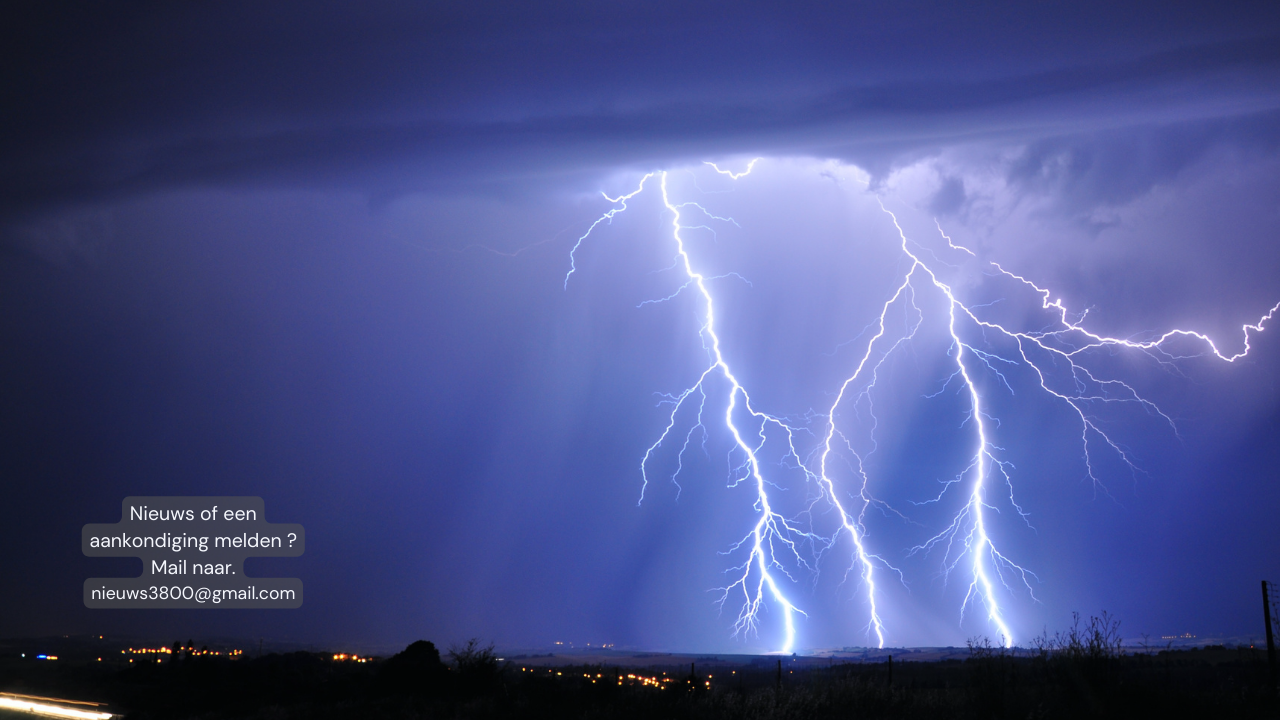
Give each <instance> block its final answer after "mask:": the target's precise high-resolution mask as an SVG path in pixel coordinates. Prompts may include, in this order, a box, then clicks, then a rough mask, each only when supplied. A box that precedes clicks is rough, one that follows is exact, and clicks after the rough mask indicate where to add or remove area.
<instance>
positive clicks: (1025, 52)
mask: <svg viewBox="0 0 1280 720" xmlns="http://www.w3.org/2000/svg"><path fill="white" fill-rule="evenodd" d="M922 9H923V6H919V7H917V6H914V5H902V4H895V5H893V6H889V5H884V4H877V3H867V4H864V5H861V6H856V7H853V8H849V9H847V10H846V11H845V12H843V13H841V14H840V15H839V16H835V17H833V16H831V15H829V13H827V12H826V11H819V10H817V9H813V10H788V11H783V10H779V9H777V8H771V7H766V6H762V5H751V4H745V5H740V4H733V5H728V4H715V3H710V4H697V5H692V6H685V5H681V6H678V7H675V6H672V7H660V6H651V5H641V4H635V5H619V6H610V7H608V8H599V7H595V6H589V5H586V4H583V5H575V6H569V5H559V6H556V7H554V8H550V9H539V10H531V9H518V10H511V9H509V8H506V7H503V6H500V5H487V6H486V5H467V6H465V7H463V6H449V5H441V4H436V5H426V6H417V5H405V6H398V5H394V4H392V5H382V6H380V7H379V8H377V9H374V10H372V11H368V12H360V13H355V12H353V11H351V10H349V9H347V8H343V7H340V6H337V5H325V6H323V7H315V6H312V5H304V6H293V5H288V4H279V5H271V6H267V7H262V6H258V5H249V4H241V5H230V6H226V5H218V6H208V7H192V6H186V5H183V6H169V5H164V4H156V5H148V4H135V5H132V6H128V9H127V10H125V11H122V10H121V9H120V7H119V6H116V5H111V6H92V7H90V8H79V7H76V8H73V7H68V6H47V5H39V6H31V7H30V8H28V9H27V11H26V13H24V15H25V17H16V18H14V20H15V21H14V22H11V23H8V24H7V28H8V30H7V31H6V33H5V35H6V36H5V37H4V38H2V39H3V40H4V45H5V46H6V47H7V48H8V50H7V51H6V55H7V57H6V66H7V67H8V71H7V72H6V73H5V78H6V80H5V81H4V85H3V87H4V90H3V97H5V99H6V106H7V107H10V108H18V111H17V112H12V113H10V114H8V116H7V119H6V120H5V121H4V126H3V133H0V156H2V157H3V158H4V159H3V160H2V161H0V211H3V212H4V213H5V214H7V215H9V216H10V217H11V218H12V217H14V216H17V215H22V214H27V213H31V212H33V211H38V210H39V209H40V208H44V207H49V206H51V205H59V204H63V203H67V202H77V201H83V200H96V199H109V198H112V197H120V196H126V195H131V194H137V193H145V192H149V191H154V190H158V189H168V188H174V187H185V186H192V185H203V186H209V185H214V186H219V185H238V184H246V183H247V184H255V185H263V184H265V185H269V186H296V187H329V188H333V187H338V188H343V189H351V190H356V191H358V192H363V193H367V194H368V195H370V196H373V197H378V196H393V195H395V194H398V193H401V192H406V191H413V190H423V189H426V190H433V189H434V190H440V189H443V188H446V187H450V186H453V185H455V184H457V183H459V182H466V183H471V184H474V183H480V184H484V183H494V182H499V183H501V182H504V181H510V180H513V179H518V178H521V177H524V176H527V175H528V174H530V173H539V174H546V173H566V172H567V173H573V172H584V171H585V172H593V171H597V170H599V169H602V168H609V167H616V166H619V165H625V164H631V163H645V164H653V163H658V162H665V161H670V160H672V159H676V158H683V157H686V156H688V155H689V154H691V153H695V152H696V153H699V154H706V153H734V152H758V153H770V152H772V153H798V154H819V155H828V156H835V157H841V158H843V159H847V160H853V161H856V162H859V163H860V164H863V165H864V166H866V167H869V168H871V169H872V170H873V171H884V170H886V169H888V168H889V167H890V166H891V165H892V164H893V162H894V161H895V158H898V157H901V156H903V155H908V154H910V153H913V152H920V151H927V150H928V149H930V148H936V147H938V146H940V145H942V144H945V143H949V142H957V141H961V140H965V139H973V138H991V137H998V138H1003V139H1012V140H1015V141H1020V140H1026V141H1028V142H1032V143H1033V145H1032V147H1030V148H1029V149H1028V150H1027V154H1026V156H1025V161H1024V162H1023V163H1022V164H1021V165H1020V166H1019V168H1020V169H1019V170H1018V172H1019V173H1021V175H1020V176H1019V177H1020V178H1021V179H1025V180H1030V179H1033V178H1034V177H1035V175H1036V173H1037V172H1040V169H1042V168H1043V167H1044V160H1045V158H1048V157H1049V156H1051V155H1053V156H1055V157H1058V156H1062V155H1064V154H1066V155H1067V156H1069V157H1070V162H1069V163H1068V166H1069V167H1068V172H1069V173H1075V175H1081V174H1084V175H1087V174H1088V172H1089V168H1097V167H1105V166H1107V165H1108V164H1109V163H1110V164H1123V165H1125V167H1126V177H1123V178H1118V179H1115V180H1114V182H1121V183H1128V186H1131V187H1133V188H1139V187H1142V186H1143V185H1144V184H1150V182H1152V178H1158V177H1159V176H1160V173H1162V172H1166V171H1167V168H1169V167H1171V166H1178V165H1180V164H1185V163H1186V162H1187V157H1188V154H1194V153H1196V152H1202V151H1203V149H1204V148H1205V147H1206V145H1207V143H1210V142H1232V141H1233V140H1235V139H1237V136H1239V135H1240V134H1242V133H1243V134H1244V135H1245V136H1247V137H1254V136H1257V135H1262V136H1264V137H1266V138H1273V137H1274V136H1275V135H1276V134H1277V130H1276V122H1275V118H1274V116H1272V115H1271V114H1269V111H1271V110H1274V109H1275V108H1276V107H1277V106H1278V105H1280V73H1277V70H1278V69H1280V39H1278V37H1280V35H1277V33H1278V32H1280V25H1278V24H1277V22H1276V17H1277V13H1276V11H1275V10H1274V9H1270V8H1269V7H1268V8H1267V9H1266V10H1264V11H1259V10H1258V9H1257V8H1251V7H1245V6H1243V5H1240V6H1234V7H1233V8H1232V9H1231V10H1230V11H1221V10H1218V9H1215V10H1214V11H1213V12H1208V11H1206V10H1204V9H1203V8H1197V7H1196V6H1193V5H1188V4H1183V5H1169V6H1165V7H1164V8H1163V9H1162V11H1161V12H1160V13H1159V14H1157V15H1149V14H1144V13H1140V12H1137V11H1135V10H1128V9H1123V8H1120V9H1117V8H1113V7H1110V6H1109V5H1106V4H1097V5H1093V6H1080V5H1074V4H1073V5H1052V4H1048V5H1044V4H1042V5H1037V6H1036V7H1035V8H1022V7H1005V8H996V7H991V8H986V9H980V10H967V9H960V8H958V7H957V8H954V9H950V10H947V9H944V10H941V11H936V10H935V9H934V8H933V6H932V5H930V6H929V9H930V10H931V12H929V13H922V12H919V11H920V10H922ZM1193 90H1194V91H1195V92H1191V91H1193ZM1249 113H1254V116H1253V119H1252V120H1244V121H1238V122H1231V121H1221V122H1218V124H1217V125H1215V126H1214V127H1215V128H1216V129H1215V130H1214V131H1212V132H1210V131H1203V130H1191V131H1186V132H1190V133H1191V134H1192V135H1195V134H1196V133H1200V135H1201V136H1203V137H1201V136H1196V137H1191V138H1189V140H1190V144H1180V140H1181V139H1182V138H1180V137H1178V133H1179V132H1183V133H1184V134H1185V132H1184V131H1181V130H1178V129H1176V128H1175V129H1173V130H1170V131H1169V132H1168V133H1166V135H1168V136H1169V141H1168V142H1166V143H1164V144H1162V145H1159V146H1158V147H1153V148H1150V149H1149V150H1150V153H1148V156H1147V157H1146V160H1145V162H1143V163H1139V164H1137V165H1133V164H1130V163H1129V162H1128V157H1127V156H1128V155H1130V154H1132V152H1134V151H1133V150H1132V149H1130V148H1127V147H1125V145H1124V142H1123V138H1121V141H1120V142H1118V143H1117V142H1109V141H1108V140H1107V139H1106V138H1104V139H1103V140H1101V141H1094V140H1092V139H1087V138H1086V139H1085V140H1083V141H1079V140H1071V141H1064V140H1050V141H1044V140H1042V138H1044V137H1046V136H1059V137H1068V136H1070V134H1071V133H1080V132H1086V131H1093V130H1097V129H1102V130H1111V129H1113V128H1115V127H1116V126H1117V125H1125V124H1133V123H1151V122H1158V123H1166V124H1173V125H1176V124H1178V123H1181V122H1184V121H1188V120H1191V121H1204V120H1205V119H1211V120H1216V119H1218V118H1222V117H1228V118H1229V117H1232V116H1236V115H1241V114H1249ZM1257 113H1263V114H1261V115H1257ZM1036 142H1038V143H1039V144H1034V143H1036ZM1267 143H1268V144H1269V145H1270V146H1272V147H1273V146H1274V141H1272V140H1267ZM1152 153H1154V154H1152ZM1038 162H1039V163H1040V165H1039V166H1037V163H1038ZM1081 163H1083V164H1081ZM1143 173H1147V174H1146V175H1144V174H1143ZM1108 176H1109V177H1110V175H1108ZM1064 182H1067V181H1064ZM1105 190H1107V188H1102V187H1099V188H1098V189H1097V190H1096V191H1089V190H1081V191H1080V192H1081V193H1083V195H1084V196H1090V193H1094V192H1103V191H1105Z"/></svg>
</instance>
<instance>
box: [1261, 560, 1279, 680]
mask: <svg viewBox="0 0 1280 720" xmlns="http://www.w3.org/2000/svg"><path fill="white" fill-rule="evenodd" d="M1269 584H1270V583H1268V582H1267V581H1266V580H1263V581H1262V619H1263V620H1265V621H1266V622H1267V666H1268V667H1269V668H1270V670H1271V687H1272V689H1274V688H1275V684H1276V641H1275V635H1274V633H1273V632H1272V631H1271V598H1270V597H1269V595H1268V593H1267V590H1268V589H1269V588H1268V587H1267V585H1269Z"/></svg>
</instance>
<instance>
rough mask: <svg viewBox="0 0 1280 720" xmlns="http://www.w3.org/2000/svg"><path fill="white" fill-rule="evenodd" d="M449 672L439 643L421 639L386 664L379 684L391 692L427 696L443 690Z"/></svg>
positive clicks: (380, 672)
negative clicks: (441, 654)
mask: <svg viewBox="0 0 1280 720" xmlns="http://www.w3.org/2000/svg"><path fill="white" fill-rule="evenodd" d="M447 670H448V668H446V667H445V664H444V663H442V662H440V651H439V650H437V649H436V646H435V644H434V643H432V642H429V641H427V640H418V641H417V642H414V643H412V644H410V645H409V647H407V648H405V649H404V650H402V651H401V652H399V653H397V654H396V655H393V656H392V657H391V658H390V659H388V660H387V661H386V662H384V663H382V667H381V668H380V669H379V671H378V681H379V685H381V686H382V688H383V689H384V690H386V691H388V692H392V693H398V694H406V695H419V696H426V695H432V694H435V693H437V692H438V691H439V690H440V688H441V685H442V683H443V680H444V675H445V672H446V671H447Z"/></svg>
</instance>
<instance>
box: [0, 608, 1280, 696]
mask: <svg viewBox="0 0 1280 720" xmlns="http://www.w3.org/2000/svg"><path fill="white" fill-rule="evenodd" d="M1002 645H1003V644H1002V643H1000V644H993V643H992V641H991V640H990V639H989V638H984V637H978V638H973V639H971V640H970V641H969V643H968V653H967V654H966V657H965V659H953V660H944V661H938V662H911V661H906V662H903V661H902V660H901V658H903V657H909V656H910V653H895V656H894V658H893V661H892V662H884V661H880V662H836V661H835V660H834V659H833V660H830V661H828V662H826V663H825V664H824V663H821V662H818V661H815V660H813V659H808V660H805V659H803V658H795V659H792V658H788V659H786V662H787V664H788V666H791V667H788V669H787V670H786V671H785V672H783V671H781V663H780V662H779V659H778V658H773V657H769V658H757V659H755V661H752V660H751V659H749V658H748V659H741V660H740V661H737V662H734V663H733V664H726V663H728V661H726V660H722V659H717V658H711V657H706V658H698V659H697V663H696V665H691V664H688V663H687V661H688V660H689V658H681V657H679V656H663V657H657V656H653V657H647V658H643V659H638V658H630V659H629V660H630V662H631V663H633V664H634V663H639V662H655V661H656V662H660V663H663V664H661V665H655V666H651V667H649V668H646V669H642V668H639V667H636V666H634V665H633V666H628V667H621V666H613V665H601V664H588V665H582V664H571V662H568V661H571V660H572V657H571V656H570V657H565V658H563V659H564V660H566V661H567V662H566V663H564V664H559V665H552V664H549V663H554V661H555V660H556V658H549V657H546V656H541V657H538V658H536V659H535V660H536V662H537V663H540V664H538V665H536V666H531V665H523V666H522V665H520V664H519V661H503V660H501V659H499V658H498V657H496V655H495V653H494V648H493V646H492V645H486V644H482V643H481V642H480V641H479V640H475V639H473V640H470V641H468V642H466V643H465V644H462V645H459V646H454V647H451V648H450V649H449V650H448V652H447V654H446V657H447V660H448V662H445V660H444V659H442V658H441V654H440V652H439V650H438V649H437V648H436V646H435V645H434V644H433V643H431V642H428V641H425V640H419V641H417V642H414V643H412V644H410V645H409V646H408V647H406V648H405V649H404V650H403V651H401V652H400V653H397V654H396V655H394V656H392V657H390V658H387V659H385V660H381V661H373V662H367V663H366V662H359V663H357V662H350V661H341V660H339V659H335V657H334V656H333V655H331V654H320V653H311V652H294V653H283V654H271V655H266V656H263V657H255V658H245V657H241V658H239V659H231V658H227V657H226V656H213V655H201V654H199V653H194V654H191V653H188V652H183V653H182V654H181V659H179V656H178V655H177V654H174V655H173V657H172V658H171V659H168V660H167V661H164V662H146V663H137V664H131V665H128V666H120V665H117V666H115V667H107V666H105V664H104V663H94V662H82V663H78V664H77V663H75V662H70V663H67V664H65V665H64V664H62V661H61V660H60V661H59V663H58V664H57V666H56V667H55V666H54V664H52V663H42V664H41V663H34V662H26V663H20V662H17V661H15V660H13V659H0V683H3V684H0V690H4V691H8V692H27V693H30V694H42V695H52V696H61V697H76V696H81V697H92V698H93V699H98V700H107V701H109V702H111V703H113V705H114V706H115V707H117V708H119V709H121V710H123V711H124V712H125V714H126V717H127V718H128V719H129V720H135V719H136V720H153V719H154V720H162V719H163V720H169V719H173V720H185V719H191V720H195V719H196V718H199V719H200V720H222V719H224V718H244V719H249V720H281V719H292V718H298V719H301V718H318V719H325V720H328V719H333V720H338V719H340V718H356V717H361V718H363V717H389V718H405V719H410V718H441V719H443V718H475V719H476V720H487V719H489V718H530V719H533V718H582V719H583V720H633V719H634V720H642V719H647V718H663V719H664V720H686V719H687V720H721V719H724V720H728V719H730V718H733V719H734V720H738V719H747V720H773V719H775V718H776V719H791V718H796V719H800V718H803V719H805V720H809V719H813V720H825V719H827V718H832V719H834V718H910V719H915V718H920V719H922V720H923V719H926V718H927V719H928V720H934V719H936V718H961V719H966V718H973V719H974V720H978V719H983V720H985V719H988V718H1019V719H1022V718H1038V719H1042V720H1056V719H1058V718H1131V717H1149V716H1161V717H1168V718H1182V717H1238V718H1272V717H1276V715H1277V713H1276V697H1275V695H1274V692H1273V688H1272V686H1271V683H1270V682H1269V674H1268V669H1267V662H1266V654H1265V651H1264V650H1262V649H1254V648H1250V647H1239V648H1226V647H1222V646H1216V647H1207V648H1200V649H1193V650H1172V649H1164V650H1154V651H1152V650H1151V649H1150V648H1146V651H1138V652H1134V648H1128V649H1126V648H1125V647H1124V646H1123V645H1122V642H1121V637H1120V623H1119V622H1118V621H1117V620H1116V619H1114V618H1112V617H1110V616H1109V615H1107V614H1106V613H1103V614H1102V615H1101V616H1099V617H1091V618H1089V619H1088V620H1082V619H1081V618H1080V616H1079V615H1076V616H1075V617H1074V618H1073V624H1072V625H1071V627H1070V628H1068V629H1067V630H1065V631H1063V632H1059V633H1055V634H1054V635H1052V636H1051V635H1049V633H1048V632H1047V631H1046V632H1045V633H1044V634H1042V635H1041V636H1040V637H1039V638H1036V640H1035V641H1034V642H1033V643H1032V647H1030V648H1026V649H1020V650H1008V649H1006V648H1004V647H1003V646H1002ZM183 647H184V648H190V647H194V644H193V643H191V642H190V641H188V643H187V644H186V645H185V646H183ZM958 652H960V653H963V651H958ZM89 659H91V658H89ZM528 659H529V658H525V660H528ZM793 668H794V669H793Z"/></svg>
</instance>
